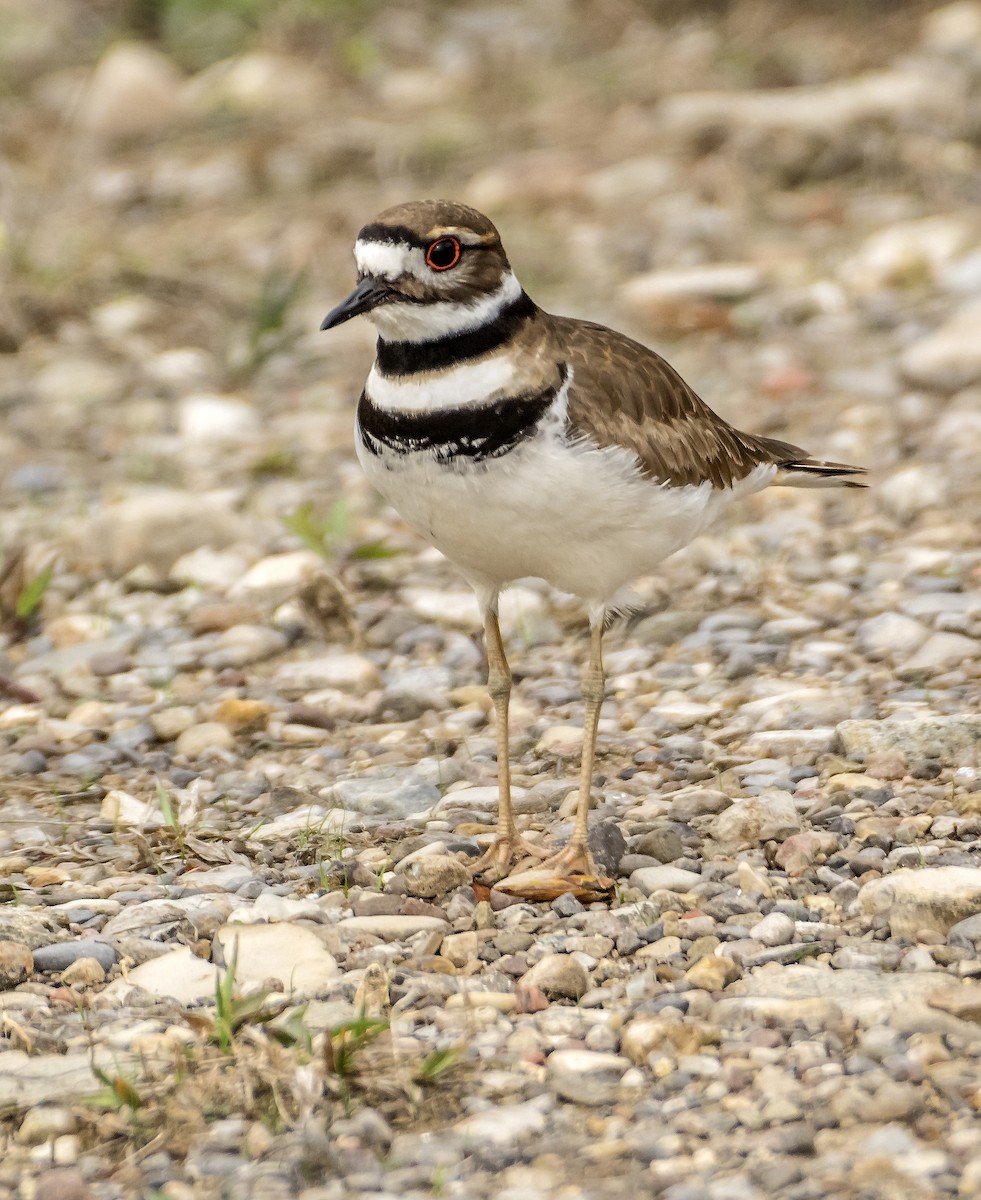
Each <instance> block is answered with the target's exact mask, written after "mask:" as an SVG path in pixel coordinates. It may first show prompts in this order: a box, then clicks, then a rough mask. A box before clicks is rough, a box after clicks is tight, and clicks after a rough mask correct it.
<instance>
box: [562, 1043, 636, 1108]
mask: <svg viewBox="0 0 981 1200" xmlns="http://www.w3.org/2000/svg"><path fill="white" fill-rule="evenodd" d="M629 1066H630V1062H629V1060H628V1059H626V1058H623V1057H621V1056H620V1055H619V1054H599V1053H597V1052H595V1051H591V1050H556V1051H554V1052H553V1053H552V1054H550V1055H549V1056H548V1061H547V1063H546V1068H547V1071H548V1081H549V1084H550V1086H551V1088H552V1090H553V1091H554V1092H555V1094H556V1095H557V1096H558V1097H559V1098H560V1099H562V1100H569V1101H571V1102H572V1103H573V1104H585V1105H588V1106H589V1107H596V1106H599V1105H602V1104H610V1103H612V1102H613V1100H615V1099H616V1096H617V1093H618V1091H619V1087H620V1081H621V1079H622V1078H623V1075H624V1073H625V1072H626V1071H627V1069H628V1068H629Z"/></svg>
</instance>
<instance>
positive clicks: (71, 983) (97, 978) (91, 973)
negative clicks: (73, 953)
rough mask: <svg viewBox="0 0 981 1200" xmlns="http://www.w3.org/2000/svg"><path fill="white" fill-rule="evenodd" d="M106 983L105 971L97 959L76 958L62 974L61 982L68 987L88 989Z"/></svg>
mask: <svg viewBox="0 0 981 1200" xmlns="http://www.w3.org/2000/svg"><path fill="white" fill-rule="evenodd" d="M105 981H106V973H105V970H104V969H103V967H102V964H101V963H100V962H99V960H98V959H97V958H76V959H75V961H74V962H73V963H72V964H71V965H70V966H68V967H66V968H65V969H64V971H62V973H61V982H62V983H63V984H65V985H66V986H68V987H76V986H77V987H88V986H89V985H90V984H93V983H105Z"/></svg>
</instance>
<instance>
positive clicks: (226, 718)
mask: <svg viewBox="0 0 981 1200" xmlns="http://www.w3.org/2000/svg"><path fill="white" fill-rule="evenodd" d="M272 712H273V706H272V705H271V704H266V703H265V701H263V700H246V699H240V698H239V697H231V698H229V699H228V700H222V702H221V703H220V704H219V705H218V707H217V708H216V709H215V711H214V714H213V715H214V719H215V720H216V721H217V722H218V723H219V724H220V725H226V726H227V727H228V728H229V729H231V730H232V731H233V732H235V733H251V732H253V731H255V730H258V729H263V728H265V724H266V721H267V720H268V719H269V715H270V714H271V713H272Z"/></svg>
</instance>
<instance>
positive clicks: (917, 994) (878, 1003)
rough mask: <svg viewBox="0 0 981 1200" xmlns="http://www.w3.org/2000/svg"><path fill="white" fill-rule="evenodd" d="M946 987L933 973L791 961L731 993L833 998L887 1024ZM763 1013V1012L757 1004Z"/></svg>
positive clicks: (851, 1011) (862, 1020)
mask: <svg viewBox="0 0 981 1200" xmlns="http://www.w3.org/2000/svg"><path fill="white" fill-rule="evenodd" d="M942 987H943V981H942V977H941V978H938V976H937V975H936V974H934V973H933V972H925V973H923V974H906V973H903V974H897V973H892V974H882V973H880V972H878V971H860V970H843V971H830V970H821V969H819V968H816V967H810V966H804V965H798V964H791V965H789V966H786V967H784V968H783V969H782V970H780V971H773V972H770V971H767V972H764V973H761V974H756V975H752V976H749V977H743V978H742V979H740V980H738V981H737V982H736V983H734V984H733V985H732V987H731V992H730V994H734V995H735V996H738V997H745V998H747V999H748V998H756V999H765V1000H784V1001H793V1002H794V1003H798V1002H801V1001H805V1000H825V1001H832V1002H833V1003H834V1004H835V1005H837V1007H838V1008H839V1009H840V1010H841V1012H842V1013H845V1014H848V1015H850V1016H852V1017H854V1018H855V1019H856V1020H857V1021H858V1022H859V1024H860V1025H882V1024H883V1023H885V1022H888V1021H889V1020H890V1018H891V1017H892V1016H893V1014H896V1013H898V1012H900V1011H901V1010H903V1009H904V1008H908V1007H909V1006H910V1005H911V1004H914V1003H916V1004H919V1005H921V1006H922V1007H923V1008H926V1002H927V1000H928V998H929V997H930V996H931V995H933V994H934V993H935V992H938V991H940V990H941V988H942ZM721 1011H722V1010H720V1015H721ZM757 1011H758V1012H760V1011H762V1010H759V1009H758V1008H757Z"/></svg>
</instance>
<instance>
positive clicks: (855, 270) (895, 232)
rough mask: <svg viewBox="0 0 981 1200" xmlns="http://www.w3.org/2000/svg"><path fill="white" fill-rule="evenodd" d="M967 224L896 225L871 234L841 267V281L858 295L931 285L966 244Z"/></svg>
mask: <svg viewBox="0 0 981 1200" xmlns="http://www.w3.org/2000/svg"><path fill="white" fill-rule="evenodd" d="M970 234H971V230H970V226H969V225H968V223H967V222H966V221H964V220H961V219H959V218H957V217H926V218H923V219H921V220H917V221H898V222H896V223H894V224H890V225H887V226H885V228H883V229H879V230H877V231H876V232H875V233H873V234H871V235H870V236H869V237H868V238H866V239H865V241H864V242H863V243H862V245H861V246H860V247H859V248H858V251H857V252H856V253H855V254H854V255H853V256H852V257H851V258H849V259H847V260H846V261H845V262H844V263H843V264H842V267H841V278H842V281H843V282H844V283H845V284H846V285H847V286H848V287H850V288H852V289H853V290H855V291H859V292H878V291H881V290H882V289H883V288H889V287H896V286H900V287H902V286H904V285H911V284H917V285H922V284H923V283H925V282H933V281H934V280H935V279H936V276H937V274H938V272H939V271H940V269H941V268H942V267H943V266H944V265H945V264H947V263H949V262H950V261H951V260H952V259H953V258H954V256H955V255H956V254H958V253H959V252H960V251H961V250H962V249H963V248H964V247H965V246H966V245H967V242H968V239H969V238H970Z"/></svg>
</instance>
